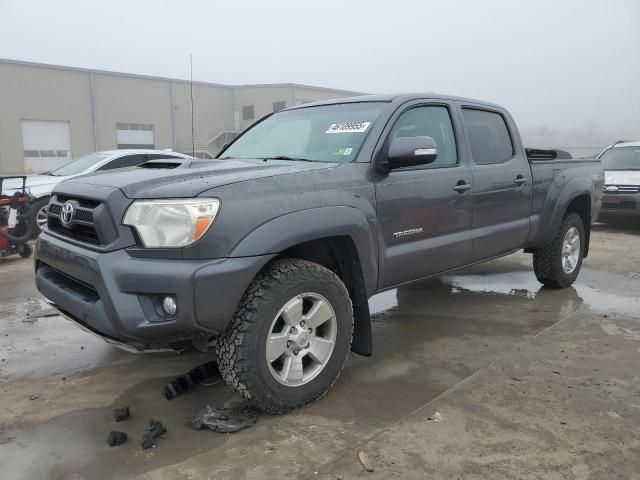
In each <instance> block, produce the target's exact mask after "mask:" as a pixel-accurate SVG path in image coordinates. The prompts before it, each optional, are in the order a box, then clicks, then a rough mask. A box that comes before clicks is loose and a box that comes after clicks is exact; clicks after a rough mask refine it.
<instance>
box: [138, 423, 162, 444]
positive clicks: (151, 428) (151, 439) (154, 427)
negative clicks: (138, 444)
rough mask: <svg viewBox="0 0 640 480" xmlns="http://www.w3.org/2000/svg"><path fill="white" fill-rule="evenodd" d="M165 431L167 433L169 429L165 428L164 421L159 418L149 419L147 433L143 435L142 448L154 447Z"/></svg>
mask: <svg viewBox="0 0 640 480" xmlns="http://www.w3.org/2000/svg"><path fill="white" fill-rule="evenodd" d="M165 433H167V429H166V428H164V425H162V422H159V421H158V420H149V425H148V426H147V433H145V434H144V435H143V436H142V448H144V449H145V450H146V449H147V448H151V447H153V446H154V445H155V444H156V440H157V439H158V438H160V437H161V436H162V435H164V434H165Z"/></svg>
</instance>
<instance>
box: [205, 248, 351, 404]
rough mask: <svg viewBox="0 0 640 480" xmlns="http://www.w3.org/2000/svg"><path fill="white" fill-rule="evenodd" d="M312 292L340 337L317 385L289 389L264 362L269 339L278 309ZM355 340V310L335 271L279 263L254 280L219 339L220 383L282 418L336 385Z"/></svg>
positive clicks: (289, 261)
mask: <svg viewBox="0 0 640 480" xmlns="http://www.w3.org/2000/svg"><path fill="white" fill-rule="evenodd" d="M304 292H314V293H317V294H320V295H322V296H323V297H324V298H326V299H327V300H328V301H329V303H330V304H331V306H332V307H333V309H334V312H335V317H336V320H337V325H338V326H337V336H336V340H335V345H334V349H333V352H332V354H331V357H330V358H329V360H328V361H327V364H326V365H325V367H324V368H323V370H322V371H321V372H320V373H319V374H318V375H317V377H315V378H314V379H313V380H311V381H309V382H308V383H305V384H303V385H300V386H295V387H293V386H286V385H283V384H281V383H279V382H278V381H276V380H275V379H274V378H273V376H272V374H271V373H270V372H269V367H268V364H267V361H266V356H265V348H266V347H265V345H266V338H267V335H269V333H270V327H271V323H272V321H273V320H274V318H275V317H276V315H277V314H278V312H279V311H280V309H281V308H282V307H283V306H284V305H285V303H286V302H288V301H289V300H290V299H291V298H293V297H295V296H296V295H298V294H301V293H304ZM352 337H353V308H352V305H351V299H350V298H349V292H348V291H347V289H346V287H345V285H344V284H343V283H342V281H341V280H340V278H338V276H337V275H336V274H334V273H333V272H332V271H331V270H329V269H327V268H325V267H323V266H321V265H318V264H316V263H312V262H308V261H305V260H293V259H283V260H276V261H275V262H273V263H272V264H271V265H268V266H267V267H265V269H264V270H263V271H262V272H260V273H259V274H258V275H257V276H256V278H255V279H254V280H253V282H252V283H251V285H250V286H249V288H248V289H247V291H246V292H245V294H244V296H243V298H242V300H241V301H240V304H239V305H238V307H237V309H236V312H235V314H234V316H233V319H232V321H231V323H230V324H229V326H228V327H227V329H226V331H225V332H224V333H223V334H221V335H220V336H219V337H218V341H217V344H216V353H217V356H218V365H219V367H220V372H221V373H222V378H223V379H224V380H225V381H226V382H227V384H228V385H229V386H231V387H232V388H233V389H234V390H235V391H237V392H238V393H240V394H241V395H242V396H243V397H244V398H245V399H247V400H249V402H250V403H251V404H252V405H253V406H255V407H257V408H259V409H261V410H263V411H265V412H268V413H273V414H283V413H286V412H288V411H290V410H293V409H295V408H298V407H302V406H304V405H306V404H309V403H312V402H315V401H317V400H319V399H320V398H322V397H323V396H324V395H325V394H326V393H327V392H328V391H329V389H330V388H331V387H332V386H333V384H334V383H335V382H336V381H337V379H338V377H339V375H340V373H341V372H342V369H343V367H344V364H345V361H346V358H347V355H348V353H349V350H350V347H351V340H352Z"/></svg>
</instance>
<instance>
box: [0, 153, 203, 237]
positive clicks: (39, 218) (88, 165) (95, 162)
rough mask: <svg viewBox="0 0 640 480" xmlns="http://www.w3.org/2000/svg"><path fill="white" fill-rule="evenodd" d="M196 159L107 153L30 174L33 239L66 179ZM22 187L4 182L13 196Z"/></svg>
mask: <svg viewBox="0 0 640 480" xmlns="http://www.w3.org/2000/svg"><path fill="white" fill-rule="evenodd" d="M177 158H184V159H193V157H190V156H189V155H185V154H183V153H178V152H172V151H168V150H142V149H135V150H108V151H104V152H95V153H89V154H88V155H85V156H83V157H80V158H77V159H75V160H72V161H71V162H69V163H67V164H65V165H63V166H61V167H59V168H56V169H55V170H51V171H50V172H48V173H44V174H41V175H29V176H28V177H27V183H26V188H27V190H28V192H29V193H30V194H31V196H32V197H33V198H34V202H33V204H34V205H35V208H36V209H37V214H36V227H37V228H36V231H35V232H34V236H36V235H38V234H39V233H40V228H41V227H42V226H43V225H44V224H46V223H47V204H48V203H49V197H50V196H51V191H52V190H53V187H55V186H56V185H57V184H58V183H60V182H62V181H63V180H66V179H67V178H71V177H76V176H78V175H86V174H88V173H93V172H99V171H103V170H112V169H115V168H126V167H137V166H138V165H140V164H142V163H145V162H148V161H150V160H161V159H177ZM19 188H22V180H7V181H5V183H4V191H5V192H8V193H10V192H11V190H12V189H19Z"/></svg>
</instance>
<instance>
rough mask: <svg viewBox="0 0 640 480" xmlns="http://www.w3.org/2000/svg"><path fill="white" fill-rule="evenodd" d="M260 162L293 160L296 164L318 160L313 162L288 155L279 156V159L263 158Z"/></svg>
mask: <svg viewBox="0 0 640 480" xmlns="http://www.w3.org/2000/svg"><path fill="white" fill-rule="evenodd" d="M260 160H264V161H265V162H266V161H267V160H293V161H295V162H315V161H316V160H312V159H310V158H297V157H288V156H286V155H278V156H277V157H262V158H260Z"/></svg>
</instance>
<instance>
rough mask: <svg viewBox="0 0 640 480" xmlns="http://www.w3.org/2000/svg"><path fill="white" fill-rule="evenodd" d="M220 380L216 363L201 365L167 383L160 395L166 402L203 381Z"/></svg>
mask: <svg viewBox="0 0 640 480" xmlns="http://www.w3.org/2000/svg"><path fill="white" fill-rule="evenodd" d="M221 379H222V376H221V375H220V370H219V369H218V363H217V362H214V361H212V362H207V363H203V364H202V365H199V366H197V367H196V368H193V369H191V370H189V371H188V372H187V373H185V374H184V375H180V376H179V377H176V378H175V379H173V380H172V381H170V382H169V383H167V384H166V385H165V386H164V388H163V390H162V395H164V398H166V399H167V400H172V399H174V398H176V397H177V396H179V395H182V394H183V393H186V392H188V391H189V390H191V389H192V388H194V387H195V386H197V385H200V384H201V383H203V382H205V381H206V382H207V383H212V382H218V381H220V380H221Z"/></svg>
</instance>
